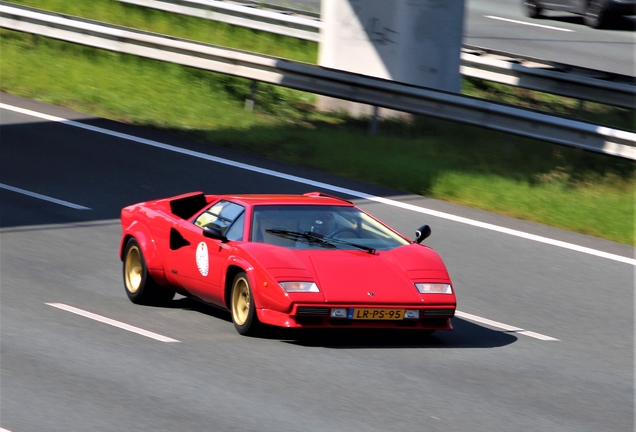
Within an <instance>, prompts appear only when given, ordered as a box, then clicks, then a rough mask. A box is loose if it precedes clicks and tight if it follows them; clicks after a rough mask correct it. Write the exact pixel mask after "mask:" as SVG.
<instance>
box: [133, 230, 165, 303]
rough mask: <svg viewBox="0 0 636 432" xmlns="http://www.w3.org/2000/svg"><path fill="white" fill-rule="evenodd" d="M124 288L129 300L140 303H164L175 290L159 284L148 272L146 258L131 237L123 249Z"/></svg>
mask: <svg viewBox="0 0 636 432" xmlns="http://www.w3.org/2000/svg"><path fill="white" fill-rule="evenodd" d="M124 288H125V289H126V294H127V295H128V298H129V299H130V301H131V302H133V303H135V304H141V305H159V304H165V303H167V302H169V301H170V300H172V299H173V297H174V294H175V291H174V290H173V289H170V288H166V287H163V286H161V285H159V284H158V283H157V282H155V280H154V279H153V278H152V276H151V275H150V273H148V267H147V266H146V259H145V258H144V254H143V252H142V251H141V247H140V246H139V243H138V242H137V240H136V239H134V238H131V239H130V240H128V243H126V248H125V250H124Z"/></svg>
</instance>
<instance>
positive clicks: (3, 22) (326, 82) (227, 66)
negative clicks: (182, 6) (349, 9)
mask: <svg viewBox="0 0 636 432" xmlns="http://www.w3.org/2000/svg"><path fill="white" fill-rule="evenodd" d="M0 27H4V28H8V29H13V30H17V31H22V32H27V33H33V34H37V35H42V36H47V37H51V38H55V39H60V40H64V41H68V42H74V43H78V44H84V45H88V46H92V47H96V48H102V49H107V50H111V51H116V52H121V53H127V54H132V55H138V56H142V57H147V58H152V59H157V60H162V61H166V62H172V63H177V64H181V65H185V66H190V67H195V68H199V69H204V70H209V71H215V72H220V73H225V74H229V75H234V76H239V77H243V78H248V79H251V80H255V81H261V82H266V83H270V84H275V85H280V86H283V87H289V88H294V89H297V90H303V91H308V92H312V93H317V94H322V95H326V96H332V97H336V98H340V99H346V100H350V101H354V102H361V103H366V104H370V105H375V106H381V107H386V108H390V109H394V110H398V111H404V112H409V113H413V114H420V115H426V116H430V117H435V118H441V119H446V120H451V121H455V122H460V123H465V124H471V125H476V126H480V127H485V128H488V129H492V130H497V131H502V132H507V133H510V134H514V135H519V136H524V137H529V138H534V139H538V140H543V141H547V142H552V143H556V144H561V145H568V146H572V147H579V148H584V149H587V150H592V151H596V152H601V153H605V154H609V155H614V156H619V157H623V158H628V159H632V160H636V147H635V146H636V134H635V133H631V132H626V131H622V130H617V129H610V128H606V127H599V126H596V125H592V124H589V123H584V122H580V121H576V120H570V119H565V118H561V117H555V116H551V115H547V114H544V113H540V112H535V111H530V110H525V109H521V108H516V107H512V106H508V105H504V104H498V103H492V102H487V101H484V100H479V99H474V98H469V97H465V96H460V95H456V94H452V93H446V92H440V91H435V90H430V89H427V88H421V87H414V86H409V85H405V84H400V83H397V82H393V81H389V80H383V79H378V78H371V77H368V76H364V75H357V74H352V73H347V72H342V71H338V70H333V69H327V68H321V67H317V66H311V65H307V64H301V63H296V62H291V61H287V60H282V59H278V58H274V57H267V56H262V55H255V54H252V53H247V52H243V51H238V50H231V49H226V48H220V47H217V46H213V45H208V44H203V43H198V42H193V41H188V40H183V39H177V38H173V37H164V36H161V35H157V34H153V33H148V32H143V31H140V30H134V29H129V28H125V27H120V26H114V25H109V24H104V23H99V22H96V21H90V20H85V19H78V18H74V17H67V16H63V15H59V14H51V13H43V12H42V11H39V10H37V9H32V8H27V7H16V6H13V5H12V6H9V5H8V4H7V3H6V2H0Z"/></svg>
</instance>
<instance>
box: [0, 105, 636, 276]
mask: <svg viewBox="0 0 636 432" xmlns="http://www.w3.org/2000/svg"><path fill="white" fill-rule="evenodd" d="M0 109H7V110H10V111H15V112H19V113H21V114H25V115H30V116H33V117H39V118H42V119H45V120H49V121H52V122H59V123H63V124H66V125H68V126H74V127H78V128H81V129H86V130H89V131H92V132H97V133H102V134H105V135H110V136H114V137H117V138H120V139H125V140H129V141H134V142H137V143H139V144H144V145H148V146H151V147H156V148H160V149H163V150H168V151H172V152H175V153H180V154H184V155H188V156H192V157H196V158H199V159H205V160H208V161H211V162H215V163H220V164H224V165H229V166H232V167H234V168H241V169H244V170H248V171H253V172H257V173H259V174H264V175H268V176H272V177H276V178H280V179H284V180H289V181H293V182H297V183H302V184H306V185H309V186H314V187H317V188H321V189H327V190H331V191H334V192H340V193H343V194H346V195H350V196H355V197H358V198H362V199H366V200H369V201H375V202H379V203H382V204H386V205H390V206H393V207H398V208H402V209H405V210H410V211H414V212H417V213H422V214H427V215H429V216H434V217H438V218H441V219H447V220H451V221H453V222H458V223H462V224H465V225H471V226H475V227H479V228H483V229H487V230H490V231H496V232H499V233H502V234H508V235H511V236H514V237H520V238H523V239H526V240H532V241H535V242H538V243H544V244H548V245H551V246H556V247H560V248H563V249H569V250H573V251H576V252H581V253H584V254H588V255H593V256H597V257H600V258H605V259H609V260H613V261H618V262H621V263H624V264H629V265H632V266H636V259H633V258H627V257H624V256H621V255H615V254H611V253H607V252H603V251H599V250H596V249H591V248H588V247H584V246H579V245H575V244H572V243H566V242H563V241H560V240H554V239H551V238H548V237H542V236H538V235H534V234H528V233H526V232H523V231H517V230H514V229H510V228H504V227H500V226H498V225H493V224H489V223H485V222H479V221H476V220H472V219H468V218H465V217H461V216H455V215H453V214H450V213H444V212H440V211H436V210H430V209H427V208H424V207H418V206H415V205H412V204H406V203H402V202H399V201H394V200H391V199H387V198H382V197H377V196H374V195H369V194H366V193H364V192H358V191H355V190H353V189H347V188H342V187H339V186H334V185H330V184H328V183H322V182H318V181H314V180H309V179H306V178H303V177H297V176H293V175H289V174H285V173H281V172H278V171H273V170H269V169H265V168H260V167H257V166H253V165H248V164H244V163H241V162H236V161H233V160H229V159H223V158H220V157H216V156H211V155H208V154H205V153H200V152H196V151H192V150H187V149H183V148H180V147H175V146H172V145H169V144H163V143H160V142H158V141H152V140H149V139H145V138H139V137H136V136H133V135H128V134H124V133H120V132H115V131H111V130H108V129H103V128H99V127H95V126H90V125H86V124H82V123H79V122H76V121H73V120H67V119H64V118H61V117H54V116H51V115H48V114H42V113H38V112H35V111H31V110H26V109H23V108H18V107H14V106H11V105H6V104H3V103H0Z"/></svg>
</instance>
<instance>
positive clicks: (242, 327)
mask: <svg viewBox="0 0 636 432" xmlns="http://www.w3.org/2000/svg"><path fill="white" fill-rule="evenodd" d="M230 311H231V313H232V322H233V323H234V327H235V328H236V331H237V332H239V333H240V334H242V335H255V334H256V333H257V332H258V330H259V327H260V322H259V321H258V317H257V316H256V306H255V305H254V294H253V292H252V288H251V286H250V281H249V279H248V278H247V274H245V273H244V272H240V273H238V274H237V275H236V276H235V277H234V282H233V283H232V303H231V309H230Z"/></svg>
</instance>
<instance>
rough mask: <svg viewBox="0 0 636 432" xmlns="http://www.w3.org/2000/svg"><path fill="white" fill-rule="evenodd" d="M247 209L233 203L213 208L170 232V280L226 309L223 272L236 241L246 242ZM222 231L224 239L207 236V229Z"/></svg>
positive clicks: (177, 224)
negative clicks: (205, 232)
mask: <svg viewBox="0 0 636 432" xmlns="http://www.w3.org/2000/svg"><path fill="white" fill-rule="evenodd" d="M244 220H245V208H244V207H243V206H240V205H238V204H236V203H233V202H231V201H226V200H221V201H219V202H218V203H215V204H212V205H211V206H210V207H209V208H207V209H206V210H204V211H203V212H202V213H201V214H199V215H198V216H196V217H195V218H194V219H193V220H182V221H179V222H178V223H176V224H175V226H173V227H172V229H171V231H170V248H169V249H170V251H169V255H170V258H169V259H168V263H169V268H167V269H166V271H169V272H170V273H171V274H170V277H171V279H172V280H174V281H175V283H176V284H177V285H178V286H179V287H181V288H183V289H185V290H186V291H188V293H190V294H192V295H194V296H196V297H198V298H200V299H201V300H203V301H206V302H210V303H215V304H219V305H222V302H223V288H224V287H223V286H222V283H223V272H224V269H225V267H226V266H225V263H226V262H227V260H228V258H229V255H230V252H231V249H232V243H233V242H234V241H242V239H243V226H244ZM205 226H211V227H215V228H217V229H218V230H219V232H220V233H221V234H222V236H223V237H224V238H223V239H216V238H209V237H205V236H204V235H203V227H205Z"/></svg>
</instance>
